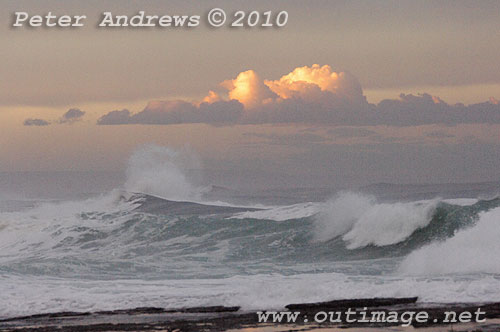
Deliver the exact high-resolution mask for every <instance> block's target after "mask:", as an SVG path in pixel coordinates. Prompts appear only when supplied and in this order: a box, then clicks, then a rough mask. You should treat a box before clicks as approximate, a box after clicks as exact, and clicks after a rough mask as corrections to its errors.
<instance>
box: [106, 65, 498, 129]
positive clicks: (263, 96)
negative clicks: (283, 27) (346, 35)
mask: <svg viewBox="0 0 500 332" xmlns="http://www.w3.org/2000/svg"><path fill="white" fill-rule="evenodd" d="M220 86H221V87H223V88H224V89H226V93H224V94H218V93H216V92H214V91H210V92H209V94H208V95H207V96H206V97H205V98H204V99H203V100H202V101H201V102H200V103H191V102H187V101H179V100H177V101H155V102H150V103H149V104H148V105H147V106H146V108H145V109H144V110H143V111H141V112H138V113H132V112H130V111H129V110H126V109H125V110H121V111H120V110H116V111H112V112H109V113H107V114H105V115H104V116H102V117H101V118H100V119H99V120H98V122H97V123H98V124H100V125H121V124H158V125H170V124H183V123H207V124H212V125H233V124H266V123H268V124H276V123H306V124H334V125H392V126H415V125H425V124H445V125H454V124H463V123H500V104H499V102H498V100H496V99H494V98H491V99H490V100H489V101H486V102H484V103H479V104H473V105H468V106H466V105H464V104H455V105H450V104H447V103H446V102H445V101H443V100H441V99H440V98H439V97H436V96H432V95H430V94H427V93H424V94H418V95H412V94H401V95H400V96H399V98H398V99H387V100H383V101H381V102H380V103H379V104H377V105H375V104H370V103H369V102H368V101H367V100H366V98H365V96H364V95H363V90H362V88H361V85H360V84H359V82H358V81H357V79H356V78H355V77H353V76H352V75H351V74H349V73H347V72H335V71H333V70H332V68H331V67H330V66H328V65H325V66H319V65H312V66H311V67H308V66H305V67H300V68H296V69H294V70H293V71H292V72H290V73H289V74H287V75H284V76H283V77H281V78H280V79H278V80H265V79H262V78H261V77H260V76H259V75H258V74H257V73H256V72H254V71H253V70H248V71H245V72H242V73H240V74H239V75H238V76H237V77H236V78H235V79H232V80H227V81H224V82H222V83H221V84H220Z"/></svg>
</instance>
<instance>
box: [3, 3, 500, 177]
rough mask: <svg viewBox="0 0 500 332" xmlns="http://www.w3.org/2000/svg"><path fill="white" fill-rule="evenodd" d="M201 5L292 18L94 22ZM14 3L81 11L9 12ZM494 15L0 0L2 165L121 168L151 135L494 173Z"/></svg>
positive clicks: (232, 153)
mask: <svg viewBox="0 0 500 332" xmlns="http://www.w3.org/2000/svg"><path fill="white" fill-rule="evenodd" d="M214 7H220V8H223V9H224V10H226V12H227V13H231V12H234V11H235V10H238V9H242V10H247V11H248V10H260V11H266V10H272V11H274V12H278V11H280V10H286V11H288V13H289V21H288V24H287V25H286V27H284V28H281V29H276V28H271V29H264V28H253V29H248V28H242V29H234V28H227V27H223V28H220V29H212V28H209V27H207V26H206V24H205V22H204V19H203V18H202V22H201V24H200V26H199V27H196V28H192V29H183V28H181V29H173V28H151V29H149V28H148V29H132V28H120V29H107V28H104V29H103V28H97V27H96V25H97V23H98V22H99V20H100V19H101V18H102V12H104V11H110V12H112V13H113V14H117V15H134V14H136V13H137V12H138V11H139V10H144V11H145V12H146V14H150V15H164V14H170V15H183V14H188V15H189V14H197V15H201V16H202V17H203V16H204V15H205V14H206V13H207V12H208V10H209V9H211V8H214ZM16 11H26V12H28V13H30V14H33V15H35V14H38V15H45V14H46V13H47V12H49V11H51V12H52V13H54V14H57V15H60V14H70V15H86V16H87V19H86V21H85V22H86V26H85V27H83V28H79V29H61V28H51V29H48V28H12V27H11V25H12V23H13V17H14V16H13V14H14V12H16ZM499 17H500V2H498V1H480V2H477V1H476V2H472V1H401V0H400V1H323V0H315V1H296V0H286V1H280V0H277V1H272V2H270V1H260V0H259V1H257V0H256V1H225V0H217V1H215V0H209V1H203V2H200V1H180V0H174V1H154V0H150V1H133V2H126V3H125V2H123V1H117V0H113V1H109V0H108V1H94V0H90V1H64V2H63V1H55V0H54V1H52V0H40V1H32V0H20V1H4V2H2V11H1V13H0V45H1V51H0V60H1V62H0V171H17V170H23V171H39V170H119V169H123V168H124V167H125V161H126V159H127V158H128V156H129V155H130V153H131V152H132V151H134V149H136V148H137V147H138V146H141V145H144V144H150V143H154V144H158V145H164V146H170V147H176V148H179V147H189V149H192V150H193V151H196V153H197V154H199V155H200V159H201V160H203V163H204V167H205V168H207V169H212V170H226V171H227V172H228V174H229V173H231V174H237V175H236V176H238V174H240V175H239V176H245V174H250V173H251V174H255V173H259V172H261V173H262V174H263V177H265V175H264V174H267V176H268V177H270V178H272V177H274V175H273V174H276V173H285V174H286V175H288V177H287V179H290V178H296V179H300V180H297V183H300V184H301V185H306V184H307V183H311V184H312V185H317V184H325V181H327V182H326V183H331V184H332V185H342V184H351V183H353V184H364V183H370V182H380V181H386V182H468V181H486V180H494V179H498V177H499V176H500V168H499V167H498V160H500V135H499V133H500V131H499V129H500V109H499V105H498V100H497V99H500V66H499V65H498V59H499V58H500V20H499V19H498V18H499ZM314 64H319V66H317V67H314V66H313V65H314ZM323 66H328V67H323ZM296 68H305V69H302V70H301V71H300V70H299V71H295V69H296ZM221 83H222V85H221ZM209 91H213V94H211V95H210V96H211V98H209V99H206V100H205V101H206V103H205V104H200V103H201V102H202V99H203V98H204V97H205V96H207V95H208V94H209ZM402 93H403V94H404V95H401V96H400V94H402ZM179 100H180V101H179ZM231 100H233V101H234V102H233V103H232V102H231ZM383 100H389V101H386V102H381V101H383ZM158 101H161V102H158ZM173 101H178V102H175V103H173ZM457 103H463V104H465V105H462V106H460V105H458V106H457V105H456V104H457ZM470 105H472V106H470ZM474 105H475V106H474ZM290 109H292V110H294V111H293V112H291V111H290ZM318 109H320V111H318ZM69 110H71V111H69ZM68 111H69V112H68ZM112 111H117V112H115V113H113V112H112ZM118 112H122V113H118ZM374 112H375V113H374ZM172 114H173V115H172ZM374 114H376V115H374ZM98 122H99V123H100V124H101V125H98V124H97V123H98ZM287 181H289V180H284V182H287ZM264 182H265V181H264ZM287 184H289V183H277V184H276V185H287ZM290 184H291V185H293V184H292V183H290Z"/></svg>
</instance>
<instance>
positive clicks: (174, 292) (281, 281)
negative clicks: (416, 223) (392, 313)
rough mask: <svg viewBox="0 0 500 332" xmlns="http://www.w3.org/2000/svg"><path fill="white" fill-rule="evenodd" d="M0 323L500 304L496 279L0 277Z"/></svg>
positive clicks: (320, 275) (336, 275)
mask: <svg viewBox="0 0 500 332" xmlns="http://www.w3.org/2000/svg"><path fill="white" fill-rule="evenodd" d="M0 293H1V294H2V297H0V317H12V316H19V315H28V314H35V313H46V312H57V311H67V310H71V311H97V310H114V309H129V308H135V307H141V306H155V307H164V308H178V307H188V306H208V305H228V306H233V305H237V306H240V305H241V306H242V308H243V309H244V310H256V309H278V308H283V307H284V306H285V305H286V304H290V303H303V302H315V301H328V300H335V299H347V298H371V297H410V296H418V297H419V301H421V302H442V303H446V302H483V301H496V300H498V298H499V297H500V280H498V278H494V277H491V276H483V277H480V278H476V279H460V278H451V277H450V278H434V279H431V278H416V277H396V276H385V277H381V276H379V277H375V276H372V277H363V276H357V277H349V276H346V275H344V274H339V273H318V274H299V275H292V276H283V275H247V276H241V275H239V276H233V277H229V278H223V279H184V280H158V281H144V280H108V281H106V280H74V279H62V278H46V277H30V276H24V277H20V276H17V275H11V276H2V275H0Z"/></svg>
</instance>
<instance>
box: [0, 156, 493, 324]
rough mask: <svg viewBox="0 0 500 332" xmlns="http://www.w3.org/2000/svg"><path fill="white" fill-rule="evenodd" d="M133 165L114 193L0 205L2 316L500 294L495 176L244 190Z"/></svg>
mask: <svg viewBox="0 0 500 332" xmlns="http://www.w3.org/2000/svg"><path fill="white" fill-rule="evenodd" d="M138 169H144V167H142V166H141V167H139V168H138ZM150 171H151V170H150ZM132 173H138V174H134V176H130V174H128V180H127V181H126V183H125V184H124V185H123V186H121V187H120V188H117V189H115V190H111V191H108V192H105V193H102V194H98V195H91V197H89V198H85V199H70V200H64V199H58V200H46V199H33V198H30V199H25V200H23V199H12V198H4V199H2V200H1V202H0V294H1V295H2V296H0V317H1V318H6V317H12V316H19V315H29V314H38V313H47V312H57V311H93V310H111V309H127V308H135V307H143V306H158V307H164V308H177V307H184V306H205V305H227V306H233V305H238V306H242V308H243V309H245V310H253V309H271V308H276V309H278V308H282V307H283V306H284V305H286V304H289V303H297V302H314V301H327V300H334V299H347V298H362V297H407V296H418V297H419V301H421V302H441V303H443V302H444V303H447V302H485V301H498V300H499V299H500V241H499V239H500V199H499V198H497V197H496V195H495V190H497V189H496V187H495V185H492V184H491V183H490V184H482V185H481V184H476V185H461V186H458V187H457V186H451V187H450V186H449V187H448V188H447V189H446V188H444V189H443V187H442V186H441V187H439V186H391V185H378V186H371V187H366V188H365V190H362V189H359V190H344V191H339V192H333V193H328V192H325V190H323V189H317V190H315V189H308V190H304V189H283V190H274V191H267V192H266V194H262V193H261V195H260V196H259V195H257V194H255V193H252V194H247V196H245V193H238V194H237V193H236V191H234V190H230V189H227V188H220V187H211V188H197V187H196V186H192V185H190V184H189V182H188V181H187V180H186V179H185V178H182V176H184V175H182V174H179V173H176V172H174V173H173V175H172V173H169V174H167V175H165V174H163V175H161V174H158V173H154V172H153V173H151V172H148V173H147V174H146V173H144V174H143V173H142V171H137V169H136V170H135V171H134V168H133V167H132ZM179 176H180V177H181V178H180V180H179ZM155 178H156V179H157V181H150V180H151V179H155ZM159 179H164V180H165V182H162V181H159ZM169 179H170V180H169ZM169 181H170V182H169ZM172 181H173V182H172ZM165 184H166V185H165ZM438 187H439V188H441V189H442V190H441V193H439V195H438V194H437V193H436V190H437V189H436V188H438ZM472 187H474V191H473V192H471V191H470V190H467V189H468V188H469V189H471V188H472ZM159 188H168V190H163V192H162V190H161V189H159ZM450 188H451V189H450ZM481 188H483V189H484V190H483V193H484V194H480V192H481ZM403 189H404V190H403ZM193 193H195V194H193ZM486 193H487V194H486ZM447 195H448V196H453V197H446V196H447ZM460 196H463V197H460ZM471 196H475V197H471ZM273 197H274V199H272V198H273ZM308 197H309V198H311V199H308ZM412 197H413V198H412ZM175 198H176V199H175ZM318 198H320V199H318ZM245 201H246V202H247V203H246V204H245ZM286 201H288V203H286ZM277 202H278V203H277Z"/></svg>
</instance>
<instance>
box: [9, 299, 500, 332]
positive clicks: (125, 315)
mask: <svg viewBox="0 0 500 332" xmlns="http://www.w3.org/2000/svg"><path fill="white" fill-rule="evenodd" d="M286 308H287V309H288V310H289V311H290V312H300V318H299V319H298V320H297V321H296V322H295V323H282V324H273V323H262V322H259V317H258V314H257V312H245V311H242V310H241V309H240V308H239V307H224V306H212V307H192V308H179V309H163V308H153V307H151V308H135V309H129V310H113V311H99V312H59V313H48V314H37V315H31V316H24V317H15V318H8V319H3V320H0V331H2V332H7V331H17V332H19V331H25V332H28V331H32V332H49V331H55V330H57V331H62V332H84V331H85V332H87V331H88V332H90V331H95V332H103V331H178V332H191V331H193V332H197V331H228V330H233V331H238V330H241V329H245V330H250V331H259V330H261V329H262V328H266V330H268V331H273V329H274V328H277V327H278V326H279V327H280V331H297V330H300V331H307V330H316V329H318V328H322V329H324V328H326V329H328V328H334V327H335V328H342V329H349V328H352V329H354V330H359V329H361V328H363V329H368V330H371V329H373V330H377V331H380V328H383V327H389V326H391V327H392V328H391V331H397V330H395V329H394V328H395V327H397V326H401V322H398V323H396V322H382V323H380V322H376V323H373V322H370V323H365V322H355V323H352V322H348V321H346V319H345V317H344V318H343V319H342V321H341V322H330V321H329V320H326V321H325V322H322V323H321V324H317V323H310V322H309V321H308V320H307V319H303V317H313V316H314V315H315V314H316V313H318V312H325V313H326V312H334V311H335V312H345V311H347V310H348V309H350V310H353V312H356V314H357V315H360V314H366V315H368V317H370V316H371V314H373V313H378V314H381V313H384V314H389V313H395V314H401V313H404V312H409V311H415V312H422V311H425V312H426V313H427V314H428V317H429V319H428V321H427V322H425V323H419V322H415V321H414V322H412V323H411V324H409V325H410V326H408V327H400V329H401V331H405V330H409V329H412V328H416V329H422V330H425V328H429V327H431V328H432V327H434V328H435V329H433V330H432V331H449V328H450V326H451V325H450V323H443V320H444V319H445V315H446V312H450V311H454V312H456V313H457V316H460V314H461V313H464V312H470V313H473V312H477V311H478V310H480V311H481V312H484V315H483V316H481V318H482V319H483V318H484V319H486V321H485V322H483V323H474V322H472V323H469V324H466V323H464V324H460V323H453V328H454V329H455V331H460V330H459V329H458V328H459V327H460V326H461V325H463V326H464V327H466V326H467V327H468V326H471V330H470V331H484V332H487V331H488V332H489V331H500V323H499V320H498V319H499V318H500V303H482V304H471V303H468V304H466V303H462V304H459V303H456V304H432V303H418V302H417V298H383V299H380V298H376V299H354V300H340V301H329V302H320V303H300V304H290V305H288V306H286ZM264 313H266V312H265V311H264ZM464 316H465V317H467V316H468V315H467V314H464ZM457 327H458V328H457ZM283 328H285V329H284V330H283ZM464 331H469V330H468V329H466V330H464Z"/></svg>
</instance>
